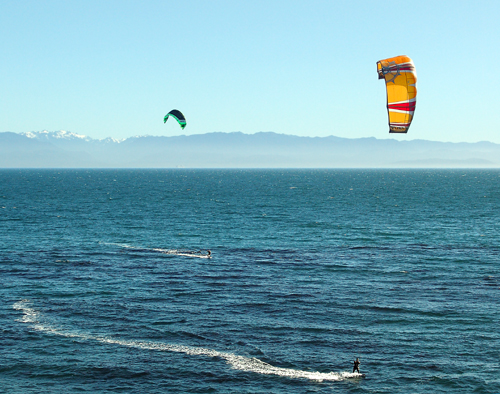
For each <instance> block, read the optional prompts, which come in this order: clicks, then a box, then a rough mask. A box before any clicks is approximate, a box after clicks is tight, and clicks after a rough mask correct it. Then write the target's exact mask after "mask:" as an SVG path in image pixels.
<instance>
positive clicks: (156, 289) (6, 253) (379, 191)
mask: <svg viewBox="0 0 500 394" xmlns="http://www.w3.org/2000/svg"><path fill="white" fill-rule="evenodd" d="M499 241H500V171H498V170H463V169H461V170H358V169H356V170H187V169H178V170H83V169H82V170H0V277H1V286H0V296H1V299H2V303H1V304H0V329H1V336H0V349H1V358H0V392H2V393H16V394H17V393H82V392H83V393H85V392H88V393H500V243H499ZM207 250H211V252H212V256H211V257H212V258H210V259H209V258H207ZM356 357H359V358H360V361H361V365H360V370H361V372H362V373H364V374H366V377H365V378H362V377H360V376H359V375H358V374H353V373H352V362H353V361H354V359H355V358H356Z"/></svg>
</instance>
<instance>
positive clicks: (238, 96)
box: [0, 0, 500, 143]
mask: <svg viewBox="0 0 500 394" xmlns="http://www.w3.org/2000/svg"><path fill="white" fill-rule="evenodd" d="M499 20H500V1H498V0H491V1H487V0H475V1H470V0H467V1H436V0H431V1H414V2H407V3H404V2H394V1H378V0H377V1H355V0H347V1H338V0H329V1H319V0H317V1H316V0H308V1H305V0H304V1H296V0H283V1H282V0H264V1H260V0H253V1H239V0H232V1H217V0H200V1H191V0H182V1H178V0H177V1H156V0H150V1H148V0H141V1H127V0H119V1H111V0H109V1H105V0H98V1H93V0H84V1H79V0H71V1H68V0H64V1H43V0H36V1H23V0H14V1H10V0H0V36H1V37H2V39H1V40H0V54H1V61H0V131H12V132H17V133H20V132H27V131H41V130H49V131H55V130H61V129H62V130H67V131H72V132H75V133H79V134H85V135H88V136H91V137H93V138H105V137H114V138H127V137H130V136H133V135H144V134H150V135H179V134H202V133H208V132H214V131H222V132H232V131H242V132H244V133H249V134H251V133H256V132H259V131H274V132H276V133H283V134H294V135H300V136H321V137H322V136H328V135H335V136H339V137H348V138H359V137H376V138H396V139H398V140H412V139H428V140H435V141H452V142H461V141H464V142H475V141H482V140H488V141H492V142H496V143H500V99H499V90H500V78H499V76H498V75H499V73H498V72H497V71H496V68H497V67H498V65H499V64H500V23H499ZM396 55H408V56H410V57H411V58H412V59H413V61H414V63H415V66H416V68H417V75H418V98H417V109H416V112H415V118H414V121H413V124H412V125H411V127H410V130H409V133H408V134H406V135H394V134H389V133H388V129H389V127H388V125H387V112H386V107H385V106H386V97H385V85H384V82H383V81H382V80H378V78H377V72H376V62H377V61H378V60H380V59H384V58H387V57H392V56H396ZM173 108H176V109H179V110H181V111H182V112H183V113H184V114H185V116H186V118H187V122H188V125H187V127H186V129H185V130H184V131H182V130H181V129H180V128H179V127H178V125H177V124H174V122H170V121H169V122H167V124H163V116H164V115H165V114H166V113H167V112H168V111H169V110H171V109H173Z"/></svg>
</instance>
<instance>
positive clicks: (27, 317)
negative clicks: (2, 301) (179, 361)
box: [12, 300, 361, 382]
mask: <svg viewBox="0 0 500 394" xmlns="http://www.w3.org/2000/svg"><path fill="white" fill-rule="evenodd" d="M12 307H13V308H14V309H15V310H18V311H21V312H22V313H23V316H22V318H20V319H19V320H18V321H20V322H22V323H26V324H29V325H30V326H31V327H32V328H33V329H34V330H36V331H42V332H46V333H48V334H52V335H59V336H63V337H67V338H80V339H84V340H93V341H97V342H101V343H107V344H111V345H120V346H128V347H133V348H137V349H144V350H157V351H165V352H177V353H184V354H187V355H191V356H206V357H219V358H221V359H224V360H225V361H226V362H227V363H228V364H229V365H230V366H231V368H233V369H236V370H239V371H245V372H254V373H258V374H263V375H276V376H283V377H287V378H303V379H309V380H314V381H319V382H321V381H339V380H344V379H349V378H357V377H360V376H361V375H360V374H357V373H349V372H330V373H324V372H309V371H300V370H296V369H289V368H280V367H275V366H273V365H271V364H268V363H265V362H264V361H261V360H259V359H257V358H254V357H244V356H238V355H236V354H232V353H226V352H219V351H216V350H212V349H206V348H201V347H190V346H181V345H169V344H166V343H162V342H150V341H127V340H119V339H113V338H110V337H101V336H96V335H90V334H84V333H78V332H72V331H67V330H61V329H58V328H56V327H54V326H51V325H49V324H44V323H41V322H40V320H41V314H40V312H38V311H36V310H35V309H34V308H33V307H31V303H30V301H29V300H21V301H18V302H16V303H14V305H13V306H12Z"/></svg>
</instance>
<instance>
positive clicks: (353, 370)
mask: <svg viewBox="0 0 500 394" xmlns="http://www.w3.org/2000/svg"><path fill="white" fill-rule="evenodd" d="M359 364H361V363H360V362H359V358H356V360H355V361H354V367H353V368H352V373H354V372H356V371H357V372H358V373H361V372H359Z"/></svg>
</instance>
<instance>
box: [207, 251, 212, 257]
mask: <svg viewBox="0 0 500 394" xmlns="http://www.w3.org/2000/svg"><path fill="white" fill-rule="evenodd" d="M207 256H208V257H211V256H212V252H211V251H210V249H209V250H207Z"/></svg>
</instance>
